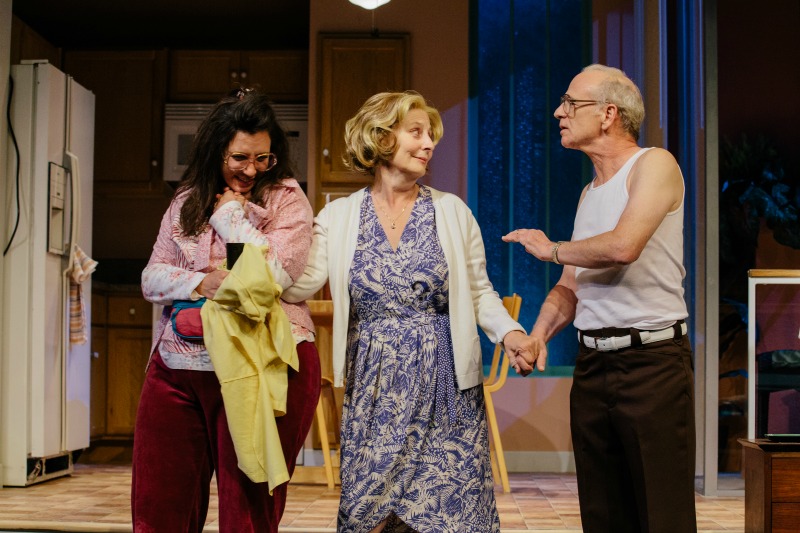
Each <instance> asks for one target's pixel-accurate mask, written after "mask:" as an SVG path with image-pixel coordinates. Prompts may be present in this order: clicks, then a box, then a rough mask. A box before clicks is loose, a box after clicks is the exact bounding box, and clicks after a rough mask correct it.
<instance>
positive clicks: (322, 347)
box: [306, 300, 333, 383]
mask: <svg viewBox="0 0 800 533" xmlns="http://www.w3.org/2000/svg"><path fill="white" fill-rule="evenodd" d="M306 303H307V304H308V309H309V311H311V321H312V322H314V329H316V338H315V340H314V344H315V345H316V347H317V351H318V352H319V363H320V370H321V372H322V379H323V381H327V382H328V383H333V355H332V353H333V350H332V348H333V346H332V343H333V302H332V301H331V300H306Z"/></svg>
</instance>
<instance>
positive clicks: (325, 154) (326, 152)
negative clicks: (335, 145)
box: [322, 148, 331, 157]
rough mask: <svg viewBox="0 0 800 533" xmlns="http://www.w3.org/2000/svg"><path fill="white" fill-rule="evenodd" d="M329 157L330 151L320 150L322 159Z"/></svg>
mask: <svg viewBox="0 0 800 533" xmlns="http://www.w3.org/2000/svg"><path fill="white" fill-rule="evenodd" d="M330 155H331V151H330V150H328V149H327V148H323V149H322V157H329V156H330Z"/></svg>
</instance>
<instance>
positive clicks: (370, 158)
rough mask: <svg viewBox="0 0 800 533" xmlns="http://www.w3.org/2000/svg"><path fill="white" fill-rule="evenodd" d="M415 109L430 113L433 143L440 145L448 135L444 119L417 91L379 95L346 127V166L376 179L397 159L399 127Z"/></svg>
mask: <svg viewBox="0 0 800 533" xmlns="http://www.w3.org/2000/svg"><path fill="white" fill-rule="evenodd" d="M414 109H421V110H423V111H425V113H427V115H428V118H429V119H430V121H431V140H433V143H434V144H436V143H438V142H439V139H441V138H442V134H443V133H444V128H443V127H442V117H441V116H440V115H439V111H437V110H436V108H434V107H432V106H430V105H428V103H427V102H426V101H425V98H423V97H422V95H421V94H419V93H418V92H416V91H404V92H384V93H378V94H376V95H373V96H371V97H369V98H368V99H367V101H366V102H364V105H362V106H361V109H359V110H358V112H357V113H356V114H355V116H353V117H352V118H351V119H350V120H348V121H347V124H346V125H345V131H344V140H345V144H346V146H347V153H346V155H345V156H344V157H343V159H344V163H345V165H347V167H348V168H350V169H352V170H355V171H357V172H361V173H363V174H370V175H372V176H374V175H375V168H376V167H377V166H378V165H381V164H387V163H389V161H390V160H391V158H392V155H394V152H395V148H396V145H397V141H396V138H395V136H394V128H395V126H397V125H398V124H399V123H401V122H402V121H403V120H404V119H405V118H406V116H407V115H408V113H409V112H410V111H412V110H414Z"/></svg>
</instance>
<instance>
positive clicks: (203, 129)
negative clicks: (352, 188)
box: [175, 89, 294, 236]
mask: <svg viewBox="0 0 800 533" xmlns="http://www.w3.org/2000/svg"><path fill="white" fill-rule="evenodd" d="M264 131H265V132H267V133H268V134H269V138H270V141H271V146H270V151H271V152H272V153H274V154H275V156H276V157H277V159H278V163H277V164H276V165H275V166H274V167H272V168H271V169H270V170H268V171H267V172H264V173H261V174H260V175H259V176H258V178H257V179H256V183H255V186H254V187H253V191H252V195H251V201H252V202H254V203H256V204H258V205H263V204H264V200H265V198H266V197H267V194H268V192H269V189H270V188H271V187H273V186H274V185H275V184H277V183H279V182H280V181H281V180H283V179H285V178H291V177H293V176H294V169H293V168H292V161H291V160H290V156H289V143H288V141H287V139H286V134H285V133H284V130H283V128H282V127H281V125H280V124H279V123H278V120H277V118H276V117H275V111H274V110H273V109H272V105H271V104H270V101H269V99H268V98H267V96H266V95H265V94H263V93H260V92H258V91H256V90H253V89H237V90H235V91H233V92H232V93H231V94H230V95H228V96H226V97H225V98H223V99H222V100H220V101H219V102H218V103H217V104H216V105H215V106H214V108H213V109H212V110H211V112H210V113H209V114H208V116H207V117H206V118H205V119H204V120H203V122H202V124H200V127H199V128H198V129H197V134H196V135H195V137H194V141H193V143H192V148H191V151H190V152H189V163H188V166H187V168H186V171H185V172H184V173H183V176H182V177H181V183H180V185H179V186H178V189H177V190H176V191H175V196H176V197H177V196H178V195H181V194H184V193H185V194H187V195H188V196H187V198H186V201H185V202H184V204H183V206H182V207H181V219H180V223H181V228H182V231H183V234H184V235H186V236H193V235H198V234H199V233H201V232H202V231H203V229H204V228H205V226H206V223H207V222H208V219H209V218H210V217H211V215H212V213H213V211H214V203H215V202H216V200H217V198H216V195H217V194H218V193H220V192H221V191H222V190H223V189H224V188H225V179H224V178H223V174H222V165H223V158H224V156H225V151H226V150H227V149H228V145H229V144H230V142H231V141H232V140H233V138H234V137H235V136H236V134H237V133H238V132H243V133H246V134H248V135H254V134H256V133H260V132H264Z"/></svg>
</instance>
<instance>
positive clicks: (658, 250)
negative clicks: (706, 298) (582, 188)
mask: <svg viewBox="0 0 800 533" xmlns="http://www.w3.org/2000/svg"><path fill="white" fill-rule="evenodd" d="M647 150H650V148H643V149H641V150H639V151H638V152H637V153H636V154H635V155H634V156H633V157H631V158H630V159H629V160H628V161H627V162H626V163H625V165H624V166H623V167H622V168H621V169H619V171H618V172H617V173H616V174H614V176H613V177H612V178H611V179H610V180H609V181H607V182H606V183H603V184H602V185H600V186H598V187H595V186H594V184H590V185H589V188H588V190H587V191H586V196H585V197H584V199H583V202H581V205H580V206H579V207H578V212H577V214H576V215H575V229H574V232H573V235H572V240H574V241H579V240H582V239H587V238H589V237H593V236H595V235H599V234H601V233H605V232H608V231H611V230H613V229H614V227H616V225H617V222H618V221H619V218H620V216H621V215H622V211H623V210H624V209H625V206H626V205H627V203H628V198H629V197H628V187H627V181H628V174H629V173H630V171H631V168H632V167H633V164H634V163H635V162H636V160H637V159H639V157H640V156H641V155H642V154H643V153H645V152H646V151H647ZM639 179H647V176H641V177H639ZM684 196H685V190H684ZM683 206H684V201H683V200H681V205H680V206H679V207H678V208H677V209H676V210H675V211H672V212H670V213H668V214H667V216H666V217H664V220H663V222H661V225H660V226H659V227H658V229H657V230H656V232H655V234H653V236H652V237H651V238H650V240H649V241H648V243H647V245H646V246H645V247H644V250H642V253H641V255H640V256H639V259H637V260H636V261H634V262H633V263H631V264H630V265H625V266H613V267H609V268H593V269H588V268H579V267H578V268H576V272H575V278H576V281H577V292H576V295H577V297H578V306H577V309H576V313H575V322H574V324H575V327H576V328H577V329H580V330H592V329H600V328H604V327H614V328H637V329H645V330H656V329H663V328H666V327H668V326H670V325H672V324H674V323H675V321H676V320H680V319H683V318H686V316H687V315H688V313H687V311H686V302H685V301H684V299H683V278H684V277H685V276H686V270H685V269H684V267H683Z"/></svg>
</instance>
